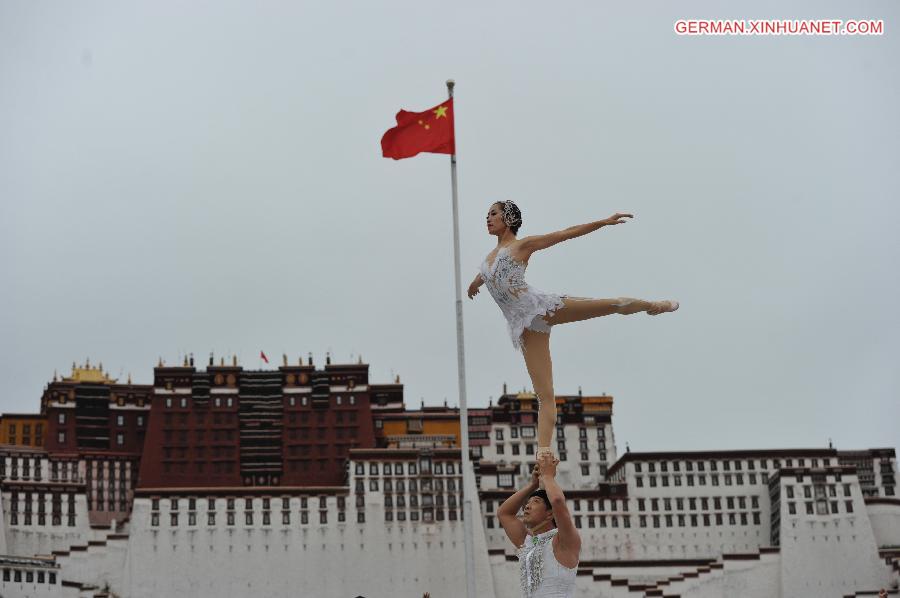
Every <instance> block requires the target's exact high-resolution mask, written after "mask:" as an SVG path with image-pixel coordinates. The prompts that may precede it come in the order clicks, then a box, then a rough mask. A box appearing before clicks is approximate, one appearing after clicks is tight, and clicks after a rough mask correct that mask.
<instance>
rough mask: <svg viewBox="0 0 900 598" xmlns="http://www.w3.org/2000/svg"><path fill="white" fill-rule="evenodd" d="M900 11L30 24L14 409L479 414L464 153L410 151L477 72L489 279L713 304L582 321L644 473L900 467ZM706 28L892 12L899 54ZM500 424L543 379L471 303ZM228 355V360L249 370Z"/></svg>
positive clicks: (3, 383)
mask: <svg viewBox="0 0 900 598" xmlns="http://www.w3.org/2000/svg"><path fill="white" fill-rule="evenodd" d="M898 16H900V8H898V5H897V3H896V2H890V1H887V0H885V1H880V2H856V3H843V2H842V3H837V2H818V1H817V2H802V3H798V2H794V3H792V6H791V7H786V6H784V3H782V2H772V1H764V2H741V3H728V4H727V5H723V4H722V3H719V2H690V3H686V2H680V3H673V2H642V3H627V4H624V3H621V2H618V3H611V2H610V3H608V2H604V3H600V2H595V1H592V2H563V3H556V4H555V5H551V4H548V3H546V2H542V3H537V2H491V3H484V2H477V3H476V2H441V3H438V2H425V1H421V0H417V1H410V2H403V3H399V2H353V3H348V2H309V3H299V2H296V3H280V2H195V3H189V4H186V3H174V2H144V3H126V2H87V1H82V2H12V1H9V0H3V1H0V280H2V287H0V288H2V291H0V303H2V309H0V335H2V336H0V338H2V340H0V411H4V412H28V411H36V410H37V409H38V407H39V397H40V395H41V392H42V389H43V386H44V384H45V383H47V382H48V381H49V380H50V378H51V377H52V375H53V371H54V369H56V370H59V371H60V372H61V373H64V372H67V371H68V369H69V367H70V366H71V363H72V362H73V361H79V362H80V361H83V360H84V359H85V358H86V357H90V358H91V360H92V362H96V361H102V362H103V364H104V366H105V367H106V368H108V369H109V370H110V371H111V372H112V373H113V375H119V376H121V378H122V379H124V378H125V377H126V376H127V374H128V372H131V373H132V374H133V377H134V381H135V382H137V383H150V382H152V373H153V366H154V365H155V364H156V361H157V358H158V357H159V356H162V357H163V358H164V359H166V360H167V361H168V362H169V363H174V362H177V361H178V359H179V356H180V355H182V354H184V353H186V352H193V353H194V354H195V356H196V357H197V358H198V360H199V361H200V363H205V361H206V356H207V355H208V353H209V352H210V351H215V353H216V355H217V356H219V355H223V354H230V353H236V354H237V355H238V356H239V358H240V361H241V363H242V364H243V365H244V366H246V367H251V368H256V367H258V365H259V361H258V359H257V355H258V353H259V351H260V350H261V349H262V350H265V351H266V353H267V354H268V355H269V356H270V357H272V362H273V364H272V366H271V367H275V366H277V365H278V364H279V363H280V356H281V354H282V353H283V352H284V353H287V354H288V355H289V356H290V357H291V359H292V360H296V357H297V356H298V355H304V356H305V355H306V354H307V352H309V351H312V352H313V353H314V355H315V360H316V363H317V364H322V363H324V358H325V352H326V351H327V350H331V351H332V354H333V355H334V359H335V361H338V362H341V361H343V362H346V361H349V360H350V359H351V356H352V359H353V360H354V361H355V360H356V359H357V357H358V356H359V355H360V354H362V356H363V358H364V359H365V360H366V361H367V362H368V363H370V364H371V380H372V381H373V382H388V381H390V380H391V375H392V372H394V373H397V374H399V375H400V376H401V381H402V382H403V383H404V384H405V390H406V401H407V405H409V406H411V407H418V405H419V403H420V401H421V400H424V401H425V403H426V404H439V403H442V402H443V401H444V399H445V398H447V400H448V401H449V402H450V403H451V404H456V402H457V371H456V339H455V322H454V288H453V253H452V237H451V235H452V223H451V208H450V205H451V204H450V185H449V183H450V172H449V158H448V157H447V156H444V155H431V154H422V155H420V156H418V157H416V158H413V159H409V160H403V161H399V162H395V161H393V160H387V159H384V158H382V157H381V152H380V146H379V141H380V138H381V135H382V134H383V133H384V131H385V130H387V129H388V128H389V127H391V126H392V125H393V122H394V120H393V119H394V114H395V113H396V112H397V110H399V109H400V108H405V109H408V110H414V111H418V110H424V109H426V108H429V107H431V106H433V105H434V104H437V103H438V102H440V101H442V100H443V99H444V98H445V97H446V88H445V85H444V81H445V80H446V79H447V78H451V77H452V78H455V79H456V81H457V90H456V132H457V151H458V154H459V158H458V160H459V190H460V222H461V246H462V262H463V278H464V283H465V284H468V281H470V280H471V278H472V277H473V276H474V275H475V273H476V272H477V270H478V265H479V264H480V263H481V261H482V259H483V258H484V256H485V255H486V254H487V253H488V252H489V251H490V250H491V249H492V248H493V246H494V245H495V238H494V237H490V236H489V235H487V233H486V231H485V228H484V217H485V213H486V211H487V208H488V206H489V205H490V203H491V202H492V201H495V200H497V199H513V200H515V201H516V202H517V203H518V204H519V206H520V207H521V208H522V211H523V215H524V226H523V227H522V230H521V231H520V235H519V236H520V237H521V236H524V235H530V234H537V233H545V232H549V231H552V230H556V229H560V228H564V227H566V226H570V225H573V224H579V223H583V222H589V221H593V220H598V219H601V218H605V217H607V216H609V215H611V214H613V213H614V212H616V211H623V212H631V213H634V214H635V218H634V220H633V221H630V222H628V223H627V224H625V225H621V226H617V227H612V228H605V229H601V230H600V231H598V232H596V233H593V234H592V235H588V236H586V237H582V238H579V239H575V240H573V241H570V242H568V243H564V244H562V245H558V246H556V247H553V248H551V249H549V250H547V251H545V252H541V253H537V254H535V255H534V256H533V257H532V259H531V264H530V266H529V269H528V277H527V278H528V280H529V282H530V283H531V284H532V285H534V286H536V287H538V288H540V289H544V290H547V291H553V292H557V293H569V294H574V295H580V296H595V297H616V296H635V297H642V298H649V299H663V298H674V299H678V300H679V301H680V302H681V309H680V310H679V311H678V312H676V313H674V314H666V315H663V316H660V317H648V316H646V315H645V314H639V315H635V316H612V317H607V318H600V319H596V320H592V321H589V322H581V323H575V324H568V325H564V326H560V327H557V328H555V329H554V331H553V336H552V340H551V348H552V352H553V365H554V377H555V383H556V389H557V392H558V393H560V394H570V393H575V392H577V391H578V387H579V386H580V387H582V389H583V391H584V392H585V393H587V394H599V393H602V392H606V393H608V394H612V395H613V396H614V397H615V415H614V420H613V421H614V425H615V428H616V435H617V444H618V448H619V450H620V451H623V450H624V448H625V441H628V442H629V443H630V445H631V448H632V450H691V449H726V448H777V447H796V446H817V447H821V446H826V445H827V442H828V439H829V437H830V438H833V439H834V443H835V445H836V446H837V447H838V448H858V447H871V446H890V447H896V446H898V444H900V442H898V440H900V432H898V420H900V374H898V372H900V368H898V367H897V363H898V361H900V359H898V356H900V340H898V339H900V337H898V332H900V277H898V261H900V241H898V239H900V235H898V233H897V226H898V223H900V207H898V201H897V200H898V197H900V168H898V164H900V111H898V109H897V107H898V106H900V70H898V69H897V58H898V57H900V43H898V36H897V33H896V27H898V25H900V20H898ZM679 18H743V19H759V18H767V19H777V18H839V19H852V18H874V19H884V22H885V31H886V33H885V35H882V36H877V37H839V36H837V37H682V36H677V35H676V34H675V33H674V31H673V24H674V22H675V21H676V20H677V19H679ZM464 311H465V331H466V350H467V371H468V389H469V400H470V405H474V406H481V405H487V403H488V400H489V398H491V397H493V398H494V399H496V397H497V396H498V395H499V394H500V393H501V391H502V385H503V383H504V382H507V383H508V384H509V385H510V388H511V389H516V388H521V387H524V386H530V382H529V380H528V376H527V373H526V370H525V367H524V363H523V361H522V358H521V356H520V355H519V354H518V353H516V352H515V351H514V350H513V348H512V346H511V344H510V340H509V337H508V334H507V332H506V325H505V321H504V320H503V317H502V314H501V312H500V310H499V309H498V308H497V306H496V305H495V304H494V303H493V301H492V300H491V298H490V296H489V295H488V294H487V293H486V292H483V293H481V294H479V295H478V296H477V297H476V300H475V301H469V300H468V299H465V308H464ZM217 359H218V357H217Z"/></svg>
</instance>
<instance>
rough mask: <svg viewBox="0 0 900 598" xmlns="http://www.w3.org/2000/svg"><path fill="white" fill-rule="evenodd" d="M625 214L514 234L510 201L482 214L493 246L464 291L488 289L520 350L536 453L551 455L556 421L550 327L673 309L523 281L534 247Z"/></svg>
mask: <svg viewBox="0 0 900 598" xmlns="http://www.w3.org/2000/svg"><path fill="white" fill-rule="evenodd" d="M626 218H633V216H632V215H631V214H618V213H616V214H613V215H612V216H610V217H609V218H606V219H605V220H598V221H597V222H590V223H587V224H579V225H576V226H570V227H569V228H566V229H563V230H560V231H556V232H552V233H549V234H546V235H533V236H530V237H524V238H522V239H518V238H516V233H518V231H519V227H521V226H522V212H521V211H520V210H519V208H518V206H516V204H514V203H513V202H512V201H498V202H497V203H494V204H492V205H491V207H490V209H489V210H488V214H487V229H488V233H489V234H491V235H494V236H495V237H497V247H496V248H495V249H494V250H493V251H491V253H490V254H488V256H487V258H485V260H484V262H482V264H481V269H480V272H479V274H478V276H476V277H475V280H473V281H472V284H470V285H469V290H468V295H469V298H470V299H473V298H474V297H475V295H476V294H478V287H480V286H481V285H482V284H487V288H488V291H489V292H490V294H491V296H492V297H493V298H494V301H496V302H497V305H498V306H500V310H501V311H502V312H503V315H504V316H506V321H507V324H508V326H509V333H510V336H511V337H512V342H513V346H514V347H515V348H516V349H519V350H521V351H522V353H523V356H524V357H525V367H526V368H527V369H528V375H529V376H531V383H532V385H533V386H534V392H535V394H536V395H537V398H538V451H537V455H536V457H537V458H538V459H540V457H541V455H542V454H545V453H549V454H551V455H552V454H553V451H552V450H551V448H550V441H551V439H552V437H553V427H554V425H555V424H556V397H555V395H554V393H553V369H552V366H551V363H550V327H551V326H554V325H556V324H565V323H568V322H579V321H581V320H588V319H591V318H597V317H600V316H608V315H610V314H623V315H630V314H636V313H639V312H647V314H649V315H651V316H655V315H659V314H662V313H665V312H670V311H675V310H676V309H678V302H677V301H645V300H643V299H633V298H631V297H617V298H614V299H590V298H587V297H573V296H569V295H556V294H553V293H545V292H543V291H540V290H538V289H536V288H534V287H532V286H531V285H529V284H527V283H526V282H525V268H526V267H527V266H528V259H529V258H530V257H531V255H532V254H533V253H534V252H535V251H539V250H541V249H547V248H548V247H553V246H554V245H556V244H557V243H561V242H562V241H568V240H569V239H574V238H575V237H580V236H582V235H586V234H588V233H590V232H594V231H595V230H597V229H599V228H601V227H603V226H612V225H615V224H623V223H625V222H627V220H626Z"/></svg>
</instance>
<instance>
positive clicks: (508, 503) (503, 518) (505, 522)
mask: <svg viewBox="0 0 900 598" xmlns="http://www.w3.org/2000/svg"><path fill="white" fill-rule="evenodd" d="M539 472H540V469H539V468H538V466H537V465H535V466H534V469H533V470H532V471H531V481H530V483H529V484H528V485H527V486H525V487H524V488H522V489H521V490H519V491H518V492H516V493H515V494H513V495H512V496H510V497H509V498H507V499H506V500H505V501H503V504H502V505H500V508H499V509H497V519H499V520H500V525H502V526H503V531H505V532H506V535H507V536H508V537H509V539H510V541H511V542H512V543H513V545H514V546H516V547H518V546H521V545H522V543H524V542H525V535H526V534H527V533H528V530H527V529H526V528H525V524H524V523H522V522H521V521H520V520H519V518H518V517H517V516H516V515H517V514H518V512H519V509H521V508H522V505H523V504H525V501H526V500H528V495H529V494H531V493H532V492H534V491H535V490H537V489H538V475H539Z"/></svg>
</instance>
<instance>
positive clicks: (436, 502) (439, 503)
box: [384, 494, 462, 508]
mask: <svg viewBox="0 0 900 598" xmlns="http://www.w3.org/2000/svg"><path fill="white" fill-rule="evenodd" d="M395 499H396V500H395ZM459 501H460V502H461V501H462V497H460V498H459ZM419 502H420V501H419V495H418V494H410V495H409V506H411V507H414V508H417V507H418V506H419ZM395 503H396V505H397V506H398V507H405V506H406V495H405V494H398V495H396V496H394V495H387V496H385V497H384V506H385V507H393V506H394V504H395ZM421 505H422V506H423V507H443V506H444V495H443V494H434V495H432V494H423V495H422V500H421ZM456 505H457V498H456V495H455V494H448V495H447V506H449V507H453V508H456Z"/></svg>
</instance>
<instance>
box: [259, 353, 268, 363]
mask: <svg viewBox="0 0 900 598" xmlns="http://www.w3.org/2000/svg"><path fill="white" fill-rule="evenodd" d="M259 356H260V357H261V358H262V360H263V361H265V362H266V363H269V358H268V357H266V354H265V353H263V352H262V351H260V352H259Z"/></svg>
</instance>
